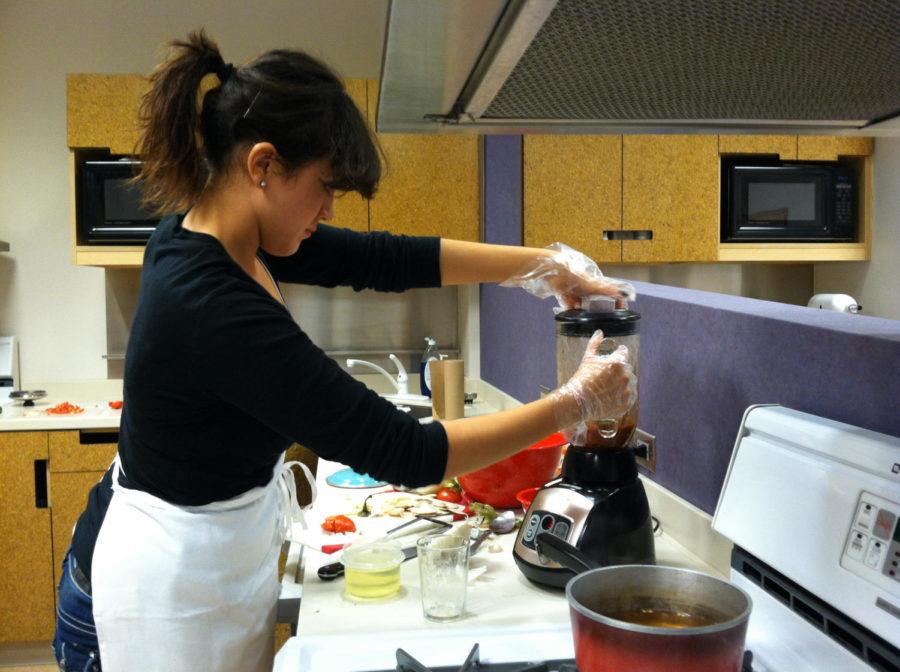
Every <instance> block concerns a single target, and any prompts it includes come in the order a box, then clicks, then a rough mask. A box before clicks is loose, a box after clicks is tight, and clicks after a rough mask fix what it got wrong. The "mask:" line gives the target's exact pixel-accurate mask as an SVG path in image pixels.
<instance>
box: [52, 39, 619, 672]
mask: <svg viewBox="0 0 900 672" xmlns="http://www.w3.org/2000/svg"><path fill="white" fill-rule="evenodd" d="M172 46H173V47H174V52H173V54H172V55H171V57H170V58H169V59H168V60H167V61H166V62H164V63H163V64H162V65H161V66H160V67H159V68H157V70H156V71H155V72H154V74H153V75H152V77H151V80H150V84H151V86H150V89H149V92H148V93H147V94H146V96H145V98H144V101H143V104H142V108H141V116H142V121H143V125H144V129H143V135H142V139H141V143H140V147H139V154H140V155H141V157H142V158H143V160H144V164H143V172H142V175H141V177H140V179H141V181H142V182H143V187H144V190H145V195H146V196H147V199H148V200H149V201H150V202H153V203H154V204H156V205H158V206H159V208H160V209H161V210H162V211H166V212H177V211H187V214H186V216H184V217H183V219H182V218H180V217H169V218H166V219H164V220H163V221H162V222H161V223H160V224H159V226H158V228H157V230H156V232H155V233H154V235H153V237H152V238H151V240H150V241H149V243H148V245H147V250H146V253H145V256H144V266H143V275H142V282H141V294H140V300H139V304H138V308H137V311H136V314H135V318H134V324H133V327H132V331H131V338H130V341H129V345H128V352H127V357H126V370H125V390H124V399H125V406H124V410H123V414H122V421H121V429H120V439H119V451H118V456H117V458H116V460H115V462H114V464H113V466H112V467H111V468H110V470H109V472H108V473H107V474H106V475H105V476H104V478H103V480H102V481H101V482H100V483H99V484H98V485H97V486H95V487H94V488H93V489H92V491H91V493H90V495H89V501H88V506H87V509H86V511H85V512H84V513H83V514H82V516H81V518H80V519H79V521H78V524H77V525H76V528H75V531H74V534H73V540H72V546H71V549H70V552H69V554H68V555H67V559H66V561H65V563H64V572H63V579H62V581H61V584H60V601H59V610H58V611H59V614H58V620H57V634H56V638H55V643H54V644H55V649H56V653H57V657H58V659H59V660H60V665H61V669H64V670H79V671H82V670H95V671H96V670H99V669H100V661H101V659H102V665H103V669H104V670H106V672H134V671H136V670H166V671H167V672H171V671H179V670H184V671H190V672H196V670H206V671H216V672H221V671H227V670H235V671H240V672H248V671H252V670H267V669H269V668H270V667H271V663H272V654H273V652H272V631H273V624H274V615H275V603H276V599H277V596H278V581H277V557H278V551H279V548H280V544H281V540H282V529H283V527H282V522H281V521H282V518H283V516H284V515H285V507H286V503H285V502H284V501H283V500H282V498H281V497H280V495H279V487H278V481H279V478H280V477H281V474H282V468H283V467H282V463H283V453H284V451H285V449H286V448H287V447H288V446H289V445H290V444H292V443H293V442H295V441H296V442H299V443H302V444H304V445H306V446H308V447H309V448H310V449H312V450H314V451H315V452H316V453H318V454H319V455H321V456H323V457H325V458H328V459H330V460H336V461H339V462H342V463H345V464H347V465H350V466H352V467H354V468H355V469H357V470H358V471H361V472H366V473H369V474H371V475H372V476H374V477H376V478H379V479H383V480H386V481H389V482H392V483H402V484H404V485H408V486H420V485H426V484H431V483H436V482H439V481H441V480H442V479H443V478H445V477H448V476H453V475H456V474H460V473H465V472H468V471H471V470H474V469H477V468H480V467H483V466H486V465H488V464H490V463H492V462H496V461H497V460H500V459H502V458H505V457H507V456H509V455H510V454H512V453H514V452H516V451H518V450H520V449H521V448H523V447H525V446H527V445H529V444H530V443H533V442H534V441H536V440H538V439H540V438H541V437H544V436H546V435H548V434H550V433H552V432H554V431H556V430H558V429H560V428H564V427H569V426H572V425H574V424H577V423H579V422H581V421H583V420H585V419H587V418H589V417H611V416H616V415H620V414H621V413H623V412H624V411H625V410H626V409H627V408H628V407H629V406H630V404H631V403H632V401H633V399H634V394H635V380H634V376H633V374H632V372H631V367H630V365H629V364H628V361H627V352H624V351H619V352H617V353H614V354H613V355H610V356H607V357H600V356H598V355H597V352H598V348H599V346H600V341H601V338H602V337H601V336H600V335H595V338H594V339H593V341H592V344H591V346H590V347H589V353H588V354H587V355H586V356H585V360H584V362H583V364H582V366H581V368H580V369H579V370H578V372H577V373H576V374H575V376H574V377H573V379H572V380H571V381H570V382H569V383H567V384H566V385H564V386H562V387H561V388H560V389H559V390H556V391H555V392H554V393H553V394H551V395H549V396H548V397H547V398H545V399H542V400H540V401H536V402H533V403H530V404H527V405H524V406H522V407H520V408H516V409H513V410H509V411H505V412H502V413H497V414H494V415H491V416H489V417H479V418H469V419H461V420H453V421H448V422H443V423H438V422H436V423H432V424H429V425H420V424H419V423H418V422H416V421H415V420H413V419H412V418H410V417H408V416H407V415H406V414H404V413H402V412H400V411H398V410H397V409H395V408H394V406H393V405H391V404H390V403H388V402H387V401H385V400H383V399H381V398H380V397H379V396H378V395H376V394H375V393H373V392H371V391H370V390H368V389H366V387H365V386H363V385H362V384H360V383H358V382H356V381H355V380H354V379H353V378H351V377H350V376H349V375H348V374H346V373H345V372H344V371H342V370H341V369H340V367H339V366H338V365H337V364H335V363H334V362H333V361H332V360H331V359H329V358H328V357H327V356H326V355H325V354H324V353H323V352H322V351H321V350H319V349H318V348H317V347H316V346H315V345H314V344H313V343H312V342H311V341H310V340H309V339H308V337H307V336H306V335H305V334H304V333H303V331H302V330H301V329H300V327H298V325H297V324H296V323H295V322H294V321H293V319H292V318H291V316H290V314H289V313H288V311H287V310H286V309H285V307H284V302H283V298H282V296H281V294H280V292H279V289H278V285H277V282H278V281H284V282H299V283H307V284H316V285H321V286H326V287H333V286H336V285H350V286H353V287H354V288H355V289H363V288H370V289H375V290H381V291H402V290H405V289H409V288H412V287H437V286H441V285H453V284H460V283H467V282H499V281H503V280H506V281H507V282H509V283H511V284H518V285H522V286H527V287H528V288H529V289H530V291H534V292H536V293H539V292H540V291H545V292H546V291H553V292H555V293H557V294H558V295H559V297H560V299H561V301H563V302H566V303H572V302H573V301H577V297H578V296H579V295H580V294H588V293H589V294H596V293H608V294H613V295H616V296H618V297H621V296H624V295H626V294H627V293H628V292H627V288H625V286H624V285H622V284H621V283H617V282H616V281H610V280H606V279H604V278H602V276H601V275H600V274H599V272H597V271H596V267H595V266H594V267H593V270H592V269H591V268H590V267H591V264H590V263H588V266H587V267H586V268H580V269H579V268H577V267H576V266H577V264H578V263H583V262H584V261H585V259H586V258H585V257H583V256H582V255H578V254H577V253H574V252H572V251H567V252H563V253H559V252H554V251H551V250H536V249H528V248H519V247H503V246H493V245H482V244H476V243H465V242H459V241H451V240H441V239H438V238H415V237H405V236H393V235H389V234H386V233H373V234H360V233H354V232H351V231H347V230H342V229H338V228H333V227H330V226H327V225H320V224H319V222H320V221H321V220H329V219H331V215H332V203H333V198H334V195H335V192H344V191H357V192H359V193H360V194H362V195H363V196H365V197H366V198H370V197H371V196H372V195H373V194H374V192H375V189H376V186H377V183H378V180H379V177H380V161H379V157H378V152H377V150H376V147H375V145H374V144H373V141H372V139H371V135H370V132H369V129H368V128H367V126H366V124H365V121H364V120H363V117H362V116H361V115H360V113H359V111H358V110H357V109H356V107H355V106H354V105H353V103H352V102H351V101H350V99H349V97H348V96H347V94H346V93H345V92H344V89H343V87H342V85H341V83H340V82H339V80H338V79H337V78H336V77H335V75H334V74H333V73H332V72H331V71H330V70H329V69H328V68H327V67H326V66H324V65H323V64H321V63H319V62H318V61H316V60H315V59H313V58H311V57H309V56H307V55H306V54H303V53H300V52H295V51H272V52H269V53H267V54H265V55H263V56H261V57H260V58H258V59H257V60H256V61H254V62H252V63H251V64H249V65H247V66H244V67H241V68H239V69H235V68H233V67H232V66H231V65H228V64H226V63H225V62H224V61H223V60H222V57H221V55H220V54H219V51H218V48H217V47H216V45H215V44H214V43H213V42H212V41H210V40H209V39H208V38H207V37H206V36H205V35H204V34H203V33H202V32H201V33H200V34H192V35H190V36H189V38H188V40H187V41H186V42H174V43H173V45H172ZM210 73H213V74H216V75H217V76H218V78H219V80H220V84H219V86H217V87H215V88H213V89H212V90H210V91H209V92H208V93H207V94H206V95H205V97H204V99H203V102H202V110H201V111H200V112H199V113H198V110H197V94H198V90H199V87H200V81H201V79H202V78H203V77H204V76H205V75H207V74H210ZM548 288H549V289H548Z"/></svg>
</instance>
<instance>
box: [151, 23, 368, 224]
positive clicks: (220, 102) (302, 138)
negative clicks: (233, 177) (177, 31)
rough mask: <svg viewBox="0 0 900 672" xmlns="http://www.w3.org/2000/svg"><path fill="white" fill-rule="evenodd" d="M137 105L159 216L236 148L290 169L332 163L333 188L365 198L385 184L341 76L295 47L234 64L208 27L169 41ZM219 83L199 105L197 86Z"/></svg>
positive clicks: (195, 190)
mask: <svg viewBox="0 0 900 672" xmlns="http://www.w3.org/2000/svg"><path fill="white" fill-rule="evenodd" d="M170 46H171V48H172V49H173V53H172V54H171V56H170V57H169V58H168V60H166V61H165V62H163V63H162V64H161V65H159V66H158V67H157V68H156V70H154V72H153V73H152V74H151V76H150V89H149V91H148V92H147V93H146V94H145V95H144V98H143V100H142V102H141V107H140V121H141V129H142V134H141V139H140V141H139V144H138V148H137V153H138V154H139V155H140V157H141V160H142V162H143V166H142V169H141V174H140V175H139V176H138V178H137V179H138V181H139V183H140V184H141V186H142V188H143V193H144V201H145V203H146V204H147V205H148V206H150V207H153V208H155V209H156V210H157V212H160V213H162V212H184V211H186V210H187V209H188V208H190V207H191V206H192V205H193V204H194V202H195V201H196V200H197V198H198V197H199V196H200V194H201V193H202V192H203V189H204V188H205V186H206V184H207V182H208V181H209V180H210V178H214V177H215V176H216V175H218V174H222V173H225V172H226V171H227V169H228V167H229V164H230V162H231V161H232V159H233V158H234V157H235V152H236V151H237V150H241V149H248V148H249V147H250V146H251V145H252V144H253V143H256V142H264V141H265V142H271V143H272V144H273V145H274V146H275V149H276V150H277V151H278V154H279V158H280V162H281V164H282V168H283V169H284V170H285V171H286V172H287V173H291V172H293V171H295V170H297V169H298V168H300V167H302V166H303V165H305V164H307V163H309V162H310V161H315V160H318V159H323V158H324V159H329V160H330V161H331V168H332V172H333V180H332V183H331V185H330V186H331V187H333V188H334V189H336V190H339V191H357V192H359V193H360V194H362V195H363V196H364V197H366V198H371V197H372V196H373V195H374V194H375V190H376V189H377V187H378V181H379V179H380V178H381V160H380V155H379V150H378V147H377V145H376V144H375V141H374V139H373V137H372V134H371V132H370V130H369V128H368V125H367V124H366V122H365V119H364V118H363V116H362V115H361V114H360V111H359V110H358V109H357V107H356V105H354V104H353V101H352V100H351V99H350V97H349V96H348V95H347V93H346V91H345V90H344V87H343V85H342V84H341V82H340V80H339V79H338V78H337V76H336V75H335V74H334V73H333V72H332V71H331V70H330V69H329V68H328V67H327V66H326V65H324V64H323V63H321V62H320V61H318V60H316V59H314V58H313V57H311V56H309V55H307V54H305V53H303V52H301V51H289V50H276V51H270V52H267V53H266V54H264V55H262V56H260V57H259V58H257V59H256V60H255V61H253V62H252V63H250V64H248V65H246V66H242V67H239V68H234V67H233V66H231V65H230V64H228V63H226V62H225V61H224V60H223V59H222V56H221V54H220V53H219V48H218V46H217V45H216V43H215V42H213V41H212V40H211V39H209V38H208V37H207V36H206V34H205V33H204V31H202V30H201V31H200V32H194V33H191V34H189V35H188V39H187V40H186V41H181V40H176V41H173V42H172V43H171V44H170ZM208 74H215V75H217V76H218V77H219V80H220V84H219V86H217V87H215V88H212V89H210V90H209V91H207V93H206V94H205V95H204V96H203V98H202V102H201V101H198V97H199V91H200V86H201V81H202V80H203V78H204V77H205V76H206V75H208Z"/></svg>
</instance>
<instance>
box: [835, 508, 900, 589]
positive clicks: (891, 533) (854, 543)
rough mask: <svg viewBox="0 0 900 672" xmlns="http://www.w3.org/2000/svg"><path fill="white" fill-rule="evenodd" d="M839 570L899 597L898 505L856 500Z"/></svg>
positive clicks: (899, 516) (899, 526)
mask: <svg viewBox="0 0 900 672" xmlns="http://www.w3.org/2000/svg"><path fill="white" fill-rule="evenodd" d="M841 567H843V568H844V569H847V570H849V571H851V572H853V573H854V574H856V575H857V576H860V577H862V578H864V579H866V580H867V581H870V582H871V583H874V584H875V585H877V586H881V587H883V588H885V589H886V590H888V591H889V592H891V593H893V594H894V595H898V596H900V504H897V503H896V502H891V501H888V500H886V499H884V498H882V497H879V496H878V495H875V494H872V493H871V492H863V493H862V494H861V495H860V496H859V500H858V501H857V504H856V511H855V513H854V515H853V521H852V524H851V526H850V531H849V533H848V534H847V539H846V543H845V544H844V554H843V556H842V557H841Z"/></svg>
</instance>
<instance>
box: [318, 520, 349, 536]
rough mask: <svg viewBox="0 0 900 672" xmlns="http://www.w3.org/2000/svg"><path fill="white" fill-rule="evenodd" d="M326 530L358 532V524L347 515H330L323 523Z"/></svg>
mask: <svg viewBox="0 0 900 672" xmlns="http://www.w3.org/2000/svg"><path fill="white" fill-rule="evenodd" d="M322 529H323V530H325V531H326V532H340V533H341V534H343V533H344V532H356V525H355V524H354V523H353V521H352V520H350V519H349V518H348V517H347V516H328V517H327V518H326V519H325V522H324V523H322Z"/></svg>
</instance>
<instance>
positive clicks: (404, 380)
mask: <svg viewBox="0 0 900 672" xmlns="http://www.w3.org/2000/svg"><path fill="white" fill-rule="evenodd" d="M388 358H389V359H390V360H391V361H392V362H394V364H396V365H397V371H398V373H397V377H396V378H395V377H394V376H392V375H391V374H390V373H388V372H387V371H385V370H384V369H383V368H381V367H380V366H378V365H377V364H373V363H372V362H367V361H366V360H364V359H348V360H347V368H348V369H352V368H353V367H354V366H356V365H357V364H360V365H362V366H368V367H369V368H371V369H375V370H376V371H377V372H378V373H380V374H381V375H382V376H384V377H385V378H387V379H388V380H389V381H391V385H393V386H394V390H395V393H394V394H391V395H383V396H387V397H390V398H391V399H392V400H396V401H419V402H425V401H430V399H429V398H428V397H426V396H425V395H423V394H410V393H409V375H407V373H406V368H405V367H404V366H403V362H401V361H400V358H399V357H397V355H395V354H394V353H393V352H392V353H391V354H389V355H388Z"/></svg>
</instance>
